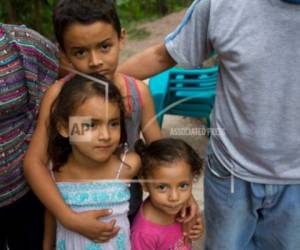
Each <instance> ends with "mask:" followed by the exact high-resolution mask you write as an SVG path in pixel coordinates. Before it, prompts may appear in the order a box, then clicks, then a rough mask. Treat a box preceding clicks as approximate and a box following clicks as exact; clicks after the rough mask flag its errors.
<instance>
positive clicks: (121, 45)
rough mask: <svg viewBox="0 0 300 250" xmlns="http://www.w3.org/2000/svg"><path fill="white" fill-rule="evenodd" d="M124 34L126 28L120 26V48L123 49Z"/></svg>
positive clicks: (125, 34)
mask: <svg viewBox="0 0 300 250" xmlns="http://www.w3.org/2000/svg"><path fill="white" fill-rule="evenodd" d="M126 36H127V33H126V30H125V29H124V28H122V29H121V34H120V38H119V41H120V49H123V48H124V47H125V41H126Z"/></svg>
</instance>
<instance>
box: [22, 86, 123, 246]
mask: <svg viewBox="0 0 300 250" xmlns="http://www.w3.org/2000/svg"><path fill="white" fill-rule="evenodd" d="M63 84H64V83H63V82H62V81H58V82H56V83H54V84H53V85H52V86H51V87H50V88H49V89H48V91H47V92H46V94H45V96H44V98H43V101H42V104H41V109H40V114H39V118H38V122H37V127H36V130H35V131H34V134H33V136H32V139H31V142H30V145H29V148H28V151H27V154H26V156H25V160H24V171H25V175H26V178H27V180H28V182H29V184H30V185H31V187H32V189H33V190H34V192H35V194H36V195H37V196H38V197H39V199H40V200H41V201H42V202H43V203H44V205H45V206H46V207H47V208H48V209H49V210H50V212H51V213H52V214H53V215H54V216H55V217H56V218H57V219H58V220H59V221H60V222H61V223H62V224H63V225H64V226H65V227H66V228H68V229H70V230H72V231H76V232H78V233H80V234H82V235H84V236H86V237H88V238H90V239H92V240H98V241H99V242H105V241H108V240H110V239H111V238H112V237H114V236H115V235H116V234H117V233H118V231H119V228H118V227H115V226H114V223H113V222H110V223H108V224H105V223H100V222H99V221H98V220H97V218H98V217H101V216H108V215H110V214H111V212H109V210H107V209H106V210H105V209H104V210H99V211H98V210H97V211H90V212H84V213H75V212H73V211H72V210H71V209H70V208H69V207H68V206H67V205H66V204H65V202H64V201H63V199H62V197H61V195H60V193H59V191H58V189H57V188H56V185H55V183H54V182H53V180H52V178H51V176H50V173H49V171H48V169H47V165H46V164H47V144H48V136H47V124H48V118H49V113H50V106H51V104H52V102H53V101H54V99H55V98H56V96H57V95H58V93H59V92H60V89H61V87H62V85H63ZM103 235H105V236H104V237H103Z"/></svg>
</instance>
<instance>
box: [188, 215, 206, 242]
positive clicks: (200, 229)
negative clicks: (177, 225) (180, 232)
mask: <svg viewBox="0 0 300 250" xmlns="http://www.w3.org/2000/svg"><path fill="white" fill-rule="evenodd" d="M203 234H204V223H203V219H202V216H201V215H200V214H199V216H198V217H197V219H196V223H195V224H194V225H193V226H192V227H191V229H190V230H189V232H188V235H187V237H188V238H189V239H190V240H198V239H200V238H201V237H202V236H203Z"/></svg>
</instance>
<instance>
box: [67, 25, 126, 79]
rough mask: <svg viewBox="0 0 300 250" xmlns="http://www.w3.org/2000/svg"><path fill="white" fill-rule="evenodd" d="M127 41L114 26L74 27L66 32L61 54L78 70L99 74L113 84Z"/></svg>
mask: <svg viewBox="0 0 300 250" xmlns="http://www.w3.org/2000/svg"><path fill="white" fill-rule="evenodd" d="M124 37H125V34H124V31H122V34H121V37H120V38H119V37H118V34H117V32H116V31H115V30H114V28H113V26H112V25H111V24H108V23H105V22H100V21H99V22H94V23H92V24H81V23H74V24H71V25H70V26H69V27H68V28H67V29H66V31H65V34H64V47H65V51H62V54H63V56H65V57H66V59H67V60H68V61H69V62H70V63H71V64H72V65H73V67H74V68H75V69H76V70H78V71H81V72H83V73H86V74H91V73H98V74H101V75H104V76H105V77H106V78H108V79H110V80H112V79H113V76H114V73H115V71H116V69H117V66H118V61H119V52H120V49H122V48H123V46H124V39H125V38H124Z"/></svg>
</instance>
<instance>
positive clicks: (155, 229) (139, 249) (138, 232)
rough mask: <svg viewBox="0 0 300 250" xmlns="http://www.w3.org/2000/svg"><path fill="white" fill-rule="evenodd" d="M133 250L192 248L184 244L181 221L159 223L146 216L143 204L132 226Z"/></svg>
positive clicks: (183, 249) (187, 249)
mask: <svg viewBox="0 0 300 250" xmlns="http://www.w3.org/2000/svg"><path fill="white" fill-rule="evenodd" d="M130 237H131V247H132V250H190V249H192V248H191V246H184V241H183V233H182V227H181V224H180V223H174V224H170V225H159V224H155V223H152V222H150V221H149V220H147V219H146V218H145V217H144V214H143V205H142V206H141V207H140V210H139V212H138V214H137V215H136V217H135V219H134V222H133V225H132V227H131V236H130Z"/></svg>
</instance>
